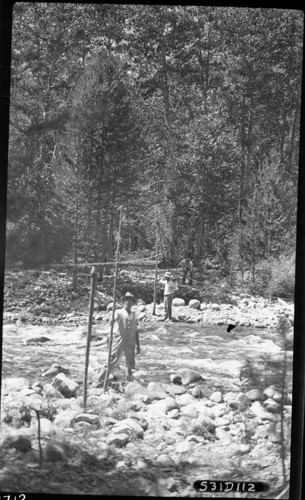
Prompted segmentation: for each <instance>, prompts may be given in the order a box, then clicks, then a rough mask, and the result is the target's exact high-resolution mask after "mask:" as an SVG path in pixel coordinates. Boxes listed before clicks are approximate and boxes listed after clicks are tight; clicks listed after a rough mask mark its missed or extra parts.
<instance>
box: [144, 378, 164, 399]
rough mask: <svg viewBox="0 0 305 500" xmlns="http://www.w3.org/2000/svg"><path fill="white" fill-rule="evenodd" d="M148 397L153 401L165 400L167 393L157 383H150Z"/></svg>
mask: <svg viewBox="0 0 305 500" xmlns="http://www.w3.org/2000/svg"><path fill="white" fill-rule="evenodd" d="M147 393H148V397H149V398H150V399H151V400H152V401H153V400H154V399H164V398H166V397H167V395H168V394H167V392H166V391H165V390H164V388H163V387H162V385H160V384H157V383H156V382H149V384H148V386H147Z"/></svg>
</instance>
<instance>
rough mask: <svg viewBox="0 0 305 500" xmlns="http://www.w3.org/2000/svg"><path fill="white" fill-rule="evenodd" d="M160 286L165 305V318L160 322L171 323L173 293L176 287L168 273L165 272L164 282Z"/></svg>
mask: <svg viewBox="0 0 305 500" xmlns="http://www.w3.org/2000/svg"><path fill="white" fill-rule="evenodd" d="M161 284H162V285H164V305H165V312H166V314H165V317H164V318H163V319H162V321H165V320H168V321H173V318H172V303H173V297H174V292H175V291H176V290H177V285H176V283H174V281H173V280H172V275H171V274H170V273H169V272H166V273H165V275H164V280H162V281H161Z"/></svg>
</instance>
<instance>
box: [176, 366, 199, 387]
mask: <svg viewBox="0 0 305 500" xmlns="http://www.w3.org/2000/svg"><path fill="white" fill-rule="evenodd" d="M177 374H178V375H179V376H180V377H181V382H182V384H183V385H189V384H191V383H192V382H195V381H196V382H197V381H198V380H202V376H201V374H200V373H198V372H196V371H195V370H191V369H190V368H182V369H181V370H178V371H177Z"/></svg>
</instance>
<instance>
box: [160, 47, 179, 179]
mask: <svg viewBox="0 0 305 500" xmlns="http://www.w3.org/2000/svg"><path fill="white" fill-rule="evenodd" d="M161 91H162V95H163V102H164V107H165V118H166V126H167V132H168V148H169V160H170V168H169V172H168V179H169V180H170V181H173V180H174V179H175V172H176V165H175V153H174V139H173V130H172V118H171V111H170V97H169V87H168V75H167V65H166V53H165V47H164V43H163V42H161Z"/></svg>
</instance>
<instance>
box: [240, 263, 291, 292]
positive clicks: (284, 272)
mask: <svg viewBox="0 0 305 500" xmlns="http://www.w3.org/2000/svg"><path fill="white" fill-rule="evenodd" d="M294 284H295V256H294V254H291V255H289V256H281V257H279V258H278V259H270V260H263V261H261V262H260V263H259V264H258V265H257V267H256V274H255V281H254V282H252V283H251V284H250V285H249V292H250V293H253V294H257V295H268V296H270V297H283V298H292V297H293V296H294Z"/></svg>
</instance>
